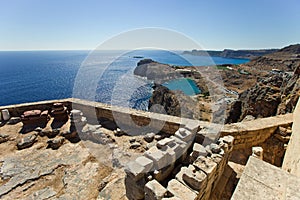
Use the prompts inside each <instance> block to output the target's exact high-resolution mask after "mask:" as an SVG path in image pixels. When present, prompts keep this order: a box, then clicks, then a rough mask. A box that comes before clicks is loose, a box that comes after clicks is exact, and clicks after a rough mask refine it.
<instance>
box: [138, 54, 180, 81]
mask: <svg viewBox="0 0 300 200" xmlns="http://www.w3.org/2000/svg"><path fill="white" fill-rule="evenodd" d="M133 74H134V75H137V76H141V77H146V78H147V79H148V80H153V81H154V82H156V83H163V82H164V81H166V80H170V79H175V78H180V77H182V75H180V73H178V72H176V70H175V69H174V68H173V67H172V66H170V65H167V64H162V63H158V62H155V61H153V60H151V59H143V60H141V61H139V62H138V63H137V67H136V68H135V69H134V71H133Z"/></svg>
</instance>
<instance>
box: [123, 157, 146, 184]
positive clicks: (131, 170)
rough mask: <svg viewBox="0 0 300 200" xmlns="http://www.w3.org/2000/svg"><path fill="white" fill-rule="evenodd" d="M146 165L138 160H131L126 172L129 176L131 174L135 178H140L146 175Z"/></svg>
mask: <svg viewBox="0 0 300 200" xmlns="http://www.w3.org/2000/svg"><path fill="white" fill-rule="evenodd" d="M145 171H146V170H145V167H143V166H142V165H140V164H139V163H138V162H136V161H131V162H129V163H128V164H127V166H126V167H125V172H126V174H127V175H128V176H131V177H132V178H133V180H139V179H141V178H142V177H143V176H144V175H145Z"/></svg>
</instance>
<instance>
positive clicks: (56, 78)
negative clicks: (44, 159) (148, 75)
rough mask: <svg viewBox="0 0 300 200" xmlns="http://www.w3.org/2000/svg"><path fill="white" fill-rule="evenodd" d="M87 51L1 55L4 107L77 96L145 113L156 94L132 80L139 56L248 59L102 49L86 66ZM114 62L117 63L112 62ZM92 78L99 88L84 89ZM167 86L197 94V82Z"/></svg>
mask: <svg viewBox="0 0 300 200" xmlns="http://www.w3.org/2000/svg"><path fill="white" fill-rule="evenodd" d="M89 53H90V52H89V51H6V52H5V51H0V94H1V95H0V105H10V104H18V103H25V102H34V101H41V100H51V99H62V98H69V97H76V98H82V99H87V100H92V101H99V102H103V103H107V104H113V103H115V102H116V103H119V102H120V103H123V102H125V101H126V103H127V102H129V103H128V106H129V107H131V108H136V109H142V110H147V109H148V100H149V98H150V97H151V94H152V87H151V82H150V81H147V80H144V79H140V78H137V77H135V76H133V70H134V68H135V67H136V65H137V63H138V62H139V61H140V60H141V59H142V58H137V57H136V56H141V57H144V58H151V59H153V60H155V61H158V62H161V63H166V64H171V65H180V66H191V63H193V64H195V65H197V66H198V65H199V66H205V65H212V64H225V63H226V64H227V63H229V64H238V63H244V62H247V61H248V60H241V59H227V58H219V57H212V58H209V57H203V56H202V57H201V56H192V55H182V54H181V52H175V53H178V54H175V53H173V52H169V51H163V50H153V51H149V50H136V51H132V52H127V53H125V52H124V53H125V54H123V55H121V56H120V57H118V55H119V53H117V52H116V51H100V52H99V55H98V56H97V57H96V58H95V60H88V61H89V62H88V64H89V65H87V66H82V63H83V61H84V60H85V59H86V58H87V56H88V55H89ZM112 58H113V60H114V62H113V63H110V62H111V60H112ZM190 62H191V63H190ZM90 63H91V64H90ZM79 69H80V70H79ZM83 72H84V73H85V75H86V76H85V77H84V79H82V80H81V82H80V81H79V82H78V81H77V85H78V83H80V84H82V88H79V90H76V91H75V92H74V89H73V88H74V85H75V82H76V81H75V79H76V77H78V75H79V74H80V73H81V74H82V73H83ZM89 73H92V74H89ZM93 76H95V77H96V78H97V79H95V80H96V81H97V83H98V84H97V85H96V88H93V87H90V88H89V87H85V86H89V85H88V84H89V83H90V82H91V78H90V77H93ZM96 81H95V82H96ZM80 84H79V85H80ZM166 85H167V86H168V87H169V88H170V89H174V90H182V91H183V92H184V93H186V94H187V95H194V94H197V93H199V91H198V88H197V86H196V84H195V83H194V82H193V81H191V80H190V81H189V80H185V79H180V80H174V81H170V82H169V83H166ZM114 91H115V92H114ZM114 93H115V94H116V95H115V96H113V94H114ZM116 98H120V99H116ZM117 105H119V104H117ZM122 105H123V104H122Z"/></svg>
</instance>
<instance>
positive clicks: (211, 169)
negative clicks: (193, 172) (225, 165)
mask: <svg viewBox="0 0 300 200" xmlns="http://www.w3.org/2000/svg"><path fill="white" fill-rule="evenodd" d="M193 165H194V166H195V167H196V168H197V169H201V170H202V171H204V172H205V173H206V175H207V179H208V180H210V179H211V178H212V177H213V176H214V174H215V172H216V169H217V163H215V162H214V161H213V160H212V159H211V158H209V157H204V156H199V157H198V158H197V159H196V160H195V161H194V163H193Z"/></svg>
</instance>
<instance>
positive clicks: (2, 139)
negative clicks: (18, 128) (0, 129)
mask: <svg viewBox="0 0 300 200" xmlns="http://www.w3.org/2000/svg"><path fill="white" fill-rule="evenodd" d="M8 140H9V135H7V134H2V133H0V144H1V143H3V142H7V141H8Z"/></svg>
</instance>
